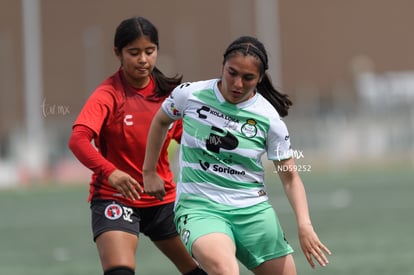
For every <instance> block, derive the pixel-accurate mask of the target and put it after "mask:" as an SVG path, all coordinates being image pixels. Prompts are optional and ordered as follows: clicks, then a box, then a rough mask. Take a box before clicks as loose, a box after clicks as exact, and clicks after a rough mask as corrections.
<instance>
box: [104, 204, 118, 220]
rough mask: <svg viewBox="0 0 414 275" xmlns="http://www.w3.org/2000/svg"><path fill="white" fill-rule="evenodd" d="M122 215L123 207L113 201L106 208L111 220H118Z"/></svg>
mask: <svg viewBox="0 0 414 275" xmlns="http://www.w3.org/2000/svg"><path fill="white" fill-rule="evenodd" d="M121 216H122V207H121V206H120V205H119V204H116V203H111V204H110V205H108V206H107V207H106V208H105V217H106V218H108V219H110V220H117V219H119V218H120V217H121Z"/></svg>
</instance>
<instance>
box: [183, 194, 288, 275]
mask: <svg viewBox="0 0 414 275" xmlns="http://www.w3.org/2000/svg"><path fill="white" fill-rule="evenodd" d="M193 199H195V198H194V197H193ZM193 199H192V200H184V201H183V202H181V203H178V205H177V208H176V214H175V221H176V225H177V229H178V232H179V234H180V236H181V239H182V241H183V242H184V244H185V246H186V247H187V250H188V252H189V253H190V254H191V253H192V251H191V247H192V245H193V243H194V241H195V240H196V239H197V238H199V237H201V236H203V235H206V234H209V233H217V232H220V233H224V234H226V235H228V236H229V237H230V238H231V239H232V240H233V241H234V243H235V245H236V257H237V259H238V260H239V261H240V262H241V263H242V264H243V265H244V266H246V268H248V269H253V268H255V267H257V266H259V265H260V264H261V263H263V262H264V261H267V260H270V259H274V258H278V257H282V256H285V255H287V254H290V253H293V249H292V247H291V246H290V245H289V243H288V242H287V240H286V238H285V236H284V233H283V230H282V228H281V226H280V224H279V220H278V218H277V215H276V213H275V211H274V210H273V208H272V206H271V205H270V203H269V202H262V203H259V204H257V205H253V206H249V207H246V208H237V209H234V208H232V209H229V208H226V207H225V206H223V205H219V204H216V203H214V202H211V201H206V199H201V198H197V199H195V200H193ZM200 200H202V202H201V201H200ZM196 201H197V202H196Z"/></svg>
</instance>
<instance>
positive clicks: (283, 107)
mask: <svg viewBox="0 0 414 275" xmlns="http://www.w3.org/2000/svg"><path fill="white" fill-rule="evenodd" d="M236 53H238V54H242V55H243V56H247V55H251V56H254V57H255V58H257V59H258V60H260V64H261V65H260V75H261V76H262V81H260V82H259V83H258V84H257V87H256V89H257V92H258V93H260V94H261V95H262V96H263V97H264V98H266V99H267V100H268V101H269V102H270V103H271V104H272V105H273V107H275V109H276V110H277V112H278V113H279V115H280V116H281V117H285V116H287V115H288V110H289V107H290V106H291V105H292V101H290V99H289V97H288V95H286V94H282V93H280V92H279V91H277V90H276V89H275V88H274V87H273V84H272V82H271V80H270V78H269V76H268V75H267V73H266V70H267V69H269V65H268V58H267V53H266V49H265V47H264V45H263V44H262V43H261V42H260V41H259V40H257V39H256V38H254V37H251V36H241V37H239V38H238V39H236V40H234V41H233V42H232V43H231V44H230V45H229V46H228V47H227V49H226V51H225V52H224V55H223V57H224V59H223V65H224V64H225V63H226V61H227V60H228V58H229V57H231V56H233V55H234V54H236Z"/></svg>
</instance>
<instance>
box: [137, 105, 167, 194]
mask: <svg viewBox="0 0 414 275" xmlns="http://www.w3.org/2000/svg"><path fill="white" fill-rule="evenodd" d="M173 121H174V120H173V119H172V118H170V117H169V116H168V115H167V114H166V113H164V111H163V110H162V109H159V110H158V112H157V113H156V115H155V117H154V118H153V120H152V123H151V127H150V130H149V133H148V142H147V147H146V150H145V158H144V165H143V168H142V174H143V180H144V190H145V193H147V194H148V195H151V196H154V197H156V198H158V199H159V200H162V199H163V197H164V196H165V189H164V181H163V180H162V179H161V178H160V177H159V176H158V174H157V163H158V158H159V156H160V152H161V148H162V146H163V143H164V140H165V137H166V135H167V131H168V128H169V126H170V124H171V123H172V122H173Z"/></svg>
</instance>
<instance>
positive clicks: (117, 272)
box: [104, 266, 135, 275]
mask: <svg viewBox="0 0 414 275" xmlns="http://www.w3.org/2000/svg"><path fill="white" fill-rule="evenodd" d="M134 274H135V271H134V270H132V269H130V268H129V267H125V266H118V267H114V268H110V269H108V270H107V271H105V273H104V275H134Z"/></svg>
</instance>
